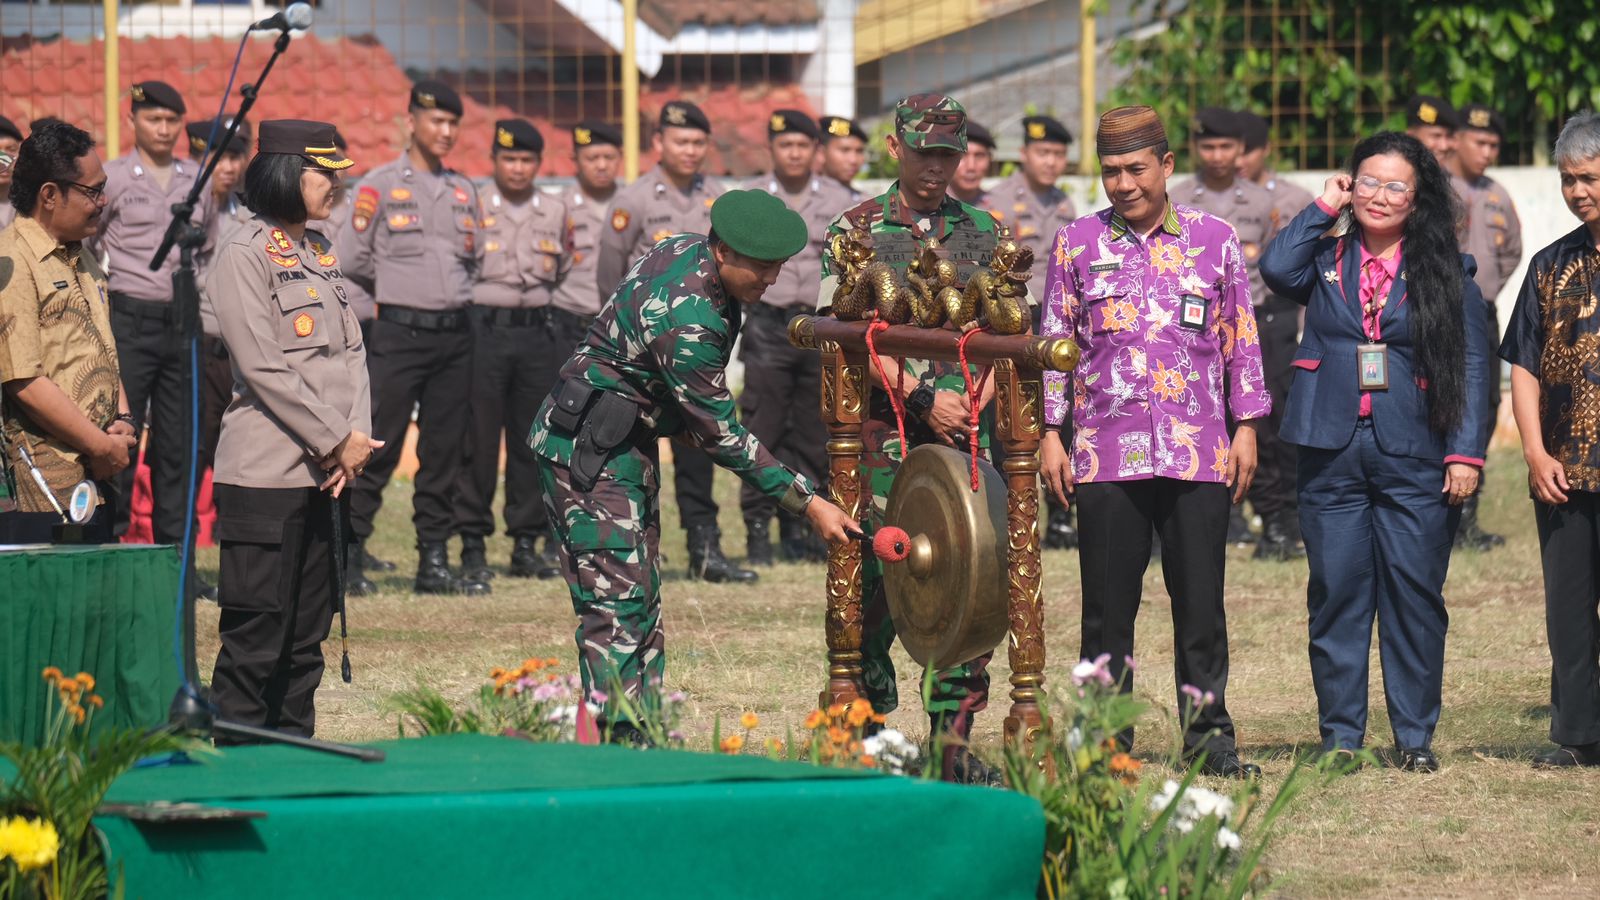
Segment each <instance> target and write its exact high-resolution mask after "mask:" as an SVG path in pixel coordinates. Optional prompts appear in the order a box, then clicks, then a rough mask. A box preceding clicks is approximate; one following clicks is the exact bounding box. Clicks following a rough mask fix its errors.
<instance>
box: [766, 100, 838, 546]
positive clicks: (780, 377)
mask: <svg viewBox="0 0 1600 900" xmlns="http://www.w3.org/2000/svg"><path fill="white" fill-rule="evenodd" d="M821 138H822V132H821V129H819V128H818V127H817V123H816V122H814V121H813V120H812V119H811V117H810V116H808V115H806V114H805V113H803V112H801V111H800V110H796V109H780V110H775V111H774V112H773V113H772V115H771V116H769V117H768V120H767V151H768V153H769V154H770V155H771V157H772V171H771V172H770V173H769V174H766V175H760V176H757V177H755V178H752V179H750V180H749V181H748V182H746V183H745V187H747V188H754V189H756V190H758V191H766V192H767V193H769V194H772V195H773V196H775V197H777V198H778V199H780V200H782V201H783V202H784V204H785V205H786V206H788V207H789V208H790V209H792V210H794V211H795V212H797V213H799V214H800V217H801V218H802V219H804V220H805V223H806V231H807V233H808V239H807V242H806V246H805V249H803V250H801V251H800V252H799V253H797V254H795V255H794V256H791V257H789V261H788V262H787V263H785V264H784V266H783V270H782V271H780V272H779V273H778V280H777V282H776V283H774V284H773V285H772V286H771V287H769V288H767V292H766V293H765V294H762V295H761V300H760V302H758V303H750V304H747V305H746V306H745V308H744V310H745V320H744V329H743V340H742V342H741V344H740V348H741V349H740V350H739V355H740V359H742V360H743V361H744V390H743V391H742V392H741V393H740V394H739V417H740V419H741V420H742V421H743V422H744V425H745V427H746V428H748V429H750V433H751V434H753V435H755V436H756V439H757V440H759V441H761V443H762V444H763V445H765V446H766V447H767V449H769V450H771V451H772V455H773V456H775V457H777V459H778V461H779V462H781V463H783V464H784V465H786V466H788V467H790V468H791V469H794V470H795V471H797V472H799V473H801V474H802V475H804V476H806V477H807V478H809V479H810V480H811V483H812V484H815V485H819V486H820V485H825V484H826V483H827V476H828V451H827V444H828V429H827V428H826V427H825V426H824V425H823V424H822V417H821V416H819V415H817V410H816V407H815V406H814V405H813V404H811V403H809V402H808V401H809V400H810V399H811V398H813V397H819V396H821V391H822V359H821V357H819V356H818V355H817V354H816V353H815V352H813V351H807V350H799V349H796V348H795V347H794V346H793V345H792V344H790V343H789V320H790V319H792V318H794V317H795V316H798V315H811V313H812V311H813V310H814V309H815V308H816V297H817V285H818V284H821V283H822V249H823V245H824V244H825V243H826V242H827V237H828V225H829V224H830V223H832V222H833V220H834V219H835V218H836V217H837V216H838V215H839V214H840V213H842V212H844V211H845V210H847V209H849V208H850V207H852V206H854V205H855V202H854V201H852V200H851V199H850V192H849V190H848V189H846V188H845V187H844V186H843V185H841V184H839V183H838V182H837V181H835V180H834V179H832V178H829V177H827V176H825V175H815V174H812V171H811V162H812V160H813V159H815V158H816V155H817V145H818V142H819V141H820V140H821ZM819 489H820V488H819ZM739 507H740V509H741V511H742V512H743V513H744V528H745V549H746V553H747V556H748V557H749V560H750V563H751V564H752V565H771V564H772V539H771V534H770V529H771V523H772V517H773V516H774V515H777V516H778V534H779V541H780V547H781V552H782V554H783V558H784V559H785V560H788V561H790V562H795V561H799V560H804V559H813V560H822V559H826V558H827V550H826V548H825V547H823V546H822V544H821V543H820V542H817V541H814V540H812V539H811V530H810V528H809V527H808V526H807V525H806V523H805V520H804V519H802V518H800V517H798V516H793V515H789V514H787V513H779V511H778V504H777V502H776V501H774V500H772V499H771V498H770V497H768V496H767V495H766V494H764V493H762V492H761V491H759V490H756V489H755V488H753V487H751V486H750V485H748V484H746V485H744V486H743V487H742V488H741V489H740V491H739Z"/></svg>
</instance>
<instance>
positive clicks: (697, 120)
mask: <svg viewBox="0 0 1600 900" xmlns="http://www.w3.org/2000/svg"><path fill="white" fill-rule="evenodd" d="M656 124H657V126H658V127H661V128H698V129H699V130H701V131H704V132H705V133H706V134H710V133H711V120H710V119H708V118H706V114H705V113H703V112H701V111H700V107H698V106H695V105H694V104H693V103H690V102H689V101H687V100H670V101H668V102H667V105H666V106H663V107H661V118H660V120H659V121H658V122H657V123H656Z"/></svg>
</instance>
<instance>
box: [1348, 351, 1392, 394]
mask: <svg viewBox="0 0 1600 900" xmlns="http://www.w3.org/2000/svg"><path fill="white" fill-rule="evenodd" d="M1356 361H1357V362H1358V363H1359V365H1357V366H1356V372H1357V375H1358V377H1359V378H1360V380H1361V389H1362V390H1363V391H1387V390H1388V389H1389V345H1388V344H1357V345H1356Z"/></svg>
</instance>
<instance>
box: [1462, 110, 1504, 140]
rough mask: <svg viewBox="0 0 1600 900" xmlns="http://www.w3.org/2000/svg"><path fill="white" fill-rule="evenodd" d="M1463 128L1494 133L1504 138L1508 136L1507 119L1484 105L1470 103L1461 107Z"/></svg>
mask: <svg viewBox="0 0 1600 900" xmlns="http://www.w3.org/2000/svg"><path fill="white" fill-rule="evenodd" d="M1461 127H1462V128H1474V129H1477V130H1478V131H1492V132H1494V133H1495V134H1497V135H1499V136H1500V137H1502V138H1503V137H1505V136H1506V121H1505V119H1502V118H1501V117H1500V114H1499V113H1497V112H1495V111H1494V110H1492V109H1490V108H1489V107H1487V106H1484V105H1483V104H1482V103H1468V104H1467V105H1465V106H1463V107H1461Z"/></svg>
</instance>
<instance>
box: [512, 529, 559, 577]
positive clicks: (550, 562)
mask: <svg viewBox="0 0 1600 900" xmlns="http://www.w3.org/2000/svg"><path fill="white" fill-rule="evenodd" d="M550 541H551V538H550V535H548V534H546V535H545V536H544V552H543V553H540V552H539V549H538V547H539V536H538V535H537V534H522V535H518V536H517V542H516V546H514V547H512V548H511V577H512V578H538V579H540V580H542V581H548V580H549V579H551V578H560V577H561V564H560V562H559V561H558V560H557V559H556V555H555V551H554V550H553V549H552V548H551V546H550Z"/></svg>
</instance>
